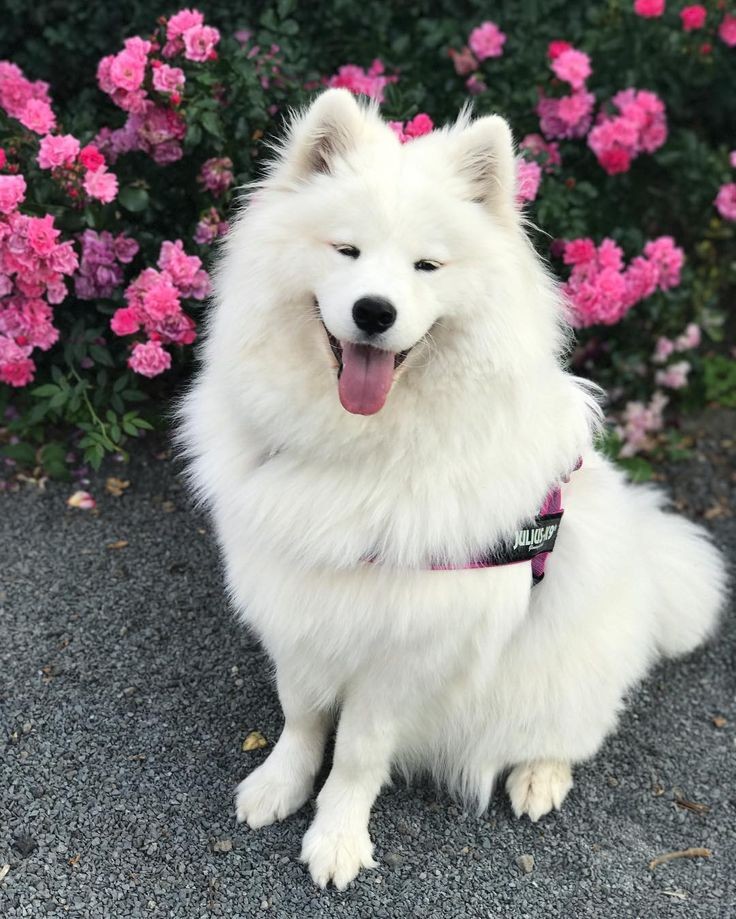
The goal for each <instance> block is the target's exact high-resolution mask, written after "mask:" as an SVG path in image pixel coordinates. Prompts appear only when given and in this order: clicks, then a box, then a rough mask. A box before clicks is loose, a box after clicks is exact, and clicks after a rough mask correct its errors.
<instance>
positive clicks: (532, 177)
mask: <svg viewBox="0 0 736 919" xmlns="http://www.w3.org/2000/svg"><path fill="white" fill-rule="evenodd" d="M541 181H542V167H541V166H540V165H539V163H535V162H533V161H528V160H518V161H517V164H516V201H517V204H522V203H523V202H524V201H534V199H535V198H536V197H537V193H538V191H539V184H540V182H541Z"/></svg>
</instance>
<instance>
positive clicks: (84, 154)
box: [79, 144, 105, 172]
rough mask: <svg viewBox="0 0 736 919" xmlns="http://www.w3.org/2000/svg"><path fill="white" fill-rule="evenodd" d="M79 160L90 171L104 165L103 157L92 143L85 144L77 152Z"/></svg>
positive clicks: (94, 170)
mask: <svg viewBox="0 0 736 919" xmlns="http://www.w3.org/2000/svg"><path fill="white" fill-rule="evenodd" d="M79 162H80V163H81V164H82V165H83V166H84V168H85V169H88V170H89V171H90V172H96V171H97V170H98V169H99V168H100V167H101V166H104V165H105V157H104V156H103V155H102V154H101V153H100V151H99V150H98V149H97V147H95V146H94V144H87V146H86V147H82V149H81V150H80V152H79Z"/></svg>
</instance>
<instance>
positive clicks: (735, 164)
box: [728, 150, 736, 169]
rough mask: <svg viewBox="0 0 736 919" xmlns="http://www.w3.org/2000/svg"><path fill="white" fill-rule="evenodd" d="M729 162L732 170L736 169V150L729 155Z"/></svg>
mask: <svg viewBox="0 0 736 919" xmlns="http://www.w3.org/2000/svg"><path fill="white" fill-rule="evenodd" d="M728 162H729V164H730V166H731V168H732V169H736V150H732V151H731V152H730V153H729V154H728Z"/></svg>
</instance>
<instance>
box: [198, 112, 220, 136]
mask: <svg viewBox="0 0 736 919" xmlns="http://www.w3.org/2000/svg"><path fill="white" fill-rule="evenodd" d="M202 126H203V127H204V129H205V130H206V131H209V133H210V134H212V136H213V137H217V138H218V140H224V137H223V134H222V123H221V122H220V117H219V115H217V114H216V113H215V112H205V113H204V114H203V115H202Z"/></svg>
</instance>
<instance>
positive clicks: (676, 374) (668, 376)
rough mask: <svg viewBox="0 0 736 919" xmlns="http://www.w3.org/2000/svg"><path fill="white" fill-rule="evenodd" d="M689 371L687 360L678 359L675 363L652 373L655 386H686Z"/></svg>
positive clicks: (676, 387) (675, 387) (681, 387)
mask: <svg viewBox="0 0 736 919" xmlns="http://www.w3.org/2000/svg"><path fill="white" fill-rule="evenodd" d="M689 373H690V363H689V361H679V362H678V363H677V364H670V365H669V367H665V369H664V370H658V371H657V372H656V373H655V375H654V382H655V383H656V384H657V386H664V387H666V388H667V389H683V387H685V386H687V376H688V374H689Z"/></svg>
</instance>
